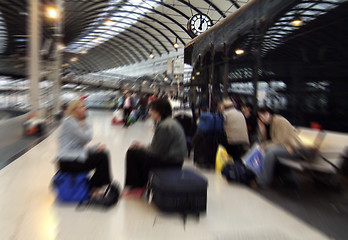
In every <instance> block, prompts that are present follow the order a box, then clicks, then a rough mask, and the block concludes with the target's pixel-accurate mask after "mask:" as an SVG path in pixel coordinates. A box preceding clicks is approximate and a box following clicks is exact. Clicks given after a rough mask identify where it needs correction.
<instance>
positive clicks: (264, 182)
mask: <svg viewBox="0 0 348 240" xmlns="http://www.w3.org/2000/svg"><path fill="white" fill-rule="evenodd" d="M279 157H284V158H291V157H293V156H292V155H290V153H289V152H288V151H287V150H286V148H285V147H283V146H279V145H277V146H270V147H268V148H267V149H266V151H265V156H264V159H263V165H262V171H261V174H260V175H259V176H257V178H256V180H257V182H258V184H259V185H261V186H265V187H266V186H268V185H269V184H270V183H271V182H272V180H273V176H274V167H275V165H276V163H277V161H278V158H279Z"/></svg>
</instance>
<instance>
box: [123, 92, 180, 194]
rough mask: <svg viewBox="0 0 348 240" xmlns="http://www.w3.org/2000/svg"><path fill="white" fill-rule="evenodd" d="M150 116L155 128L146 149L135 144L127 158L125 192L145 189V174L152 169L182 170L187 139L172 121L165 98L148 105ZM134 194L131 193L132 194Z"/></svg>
mask: <svg viewBox="0 0 348 240" xmlns="http://www.w3.org/2000/svg"><path fill="white" fill-rule="evenodd" d="M150 115H151V117H152V119H153V120H154V121H155V123H156V129H155V133H154V136H153V138H152V141H151V144H150V145H149V146H144V145H141V144H140V143H139V142H134V143H133V144H132V145H131V147H130V148H129V149H128V151H127V155H126V183H125V188H126V191H124V192H123V195H127V194H128V193H131V192H129V191H128V190H130V189H133V190H134V189H135V191H137V192H139V188H140V190H141V189H144V187H145V185H146V183H147V181H148V174H149V171H150V170H151V169H154V168H169V167H178V168H181V167H182V165H183V162H184V157H185V154H186V138H185V133H184V130H183V128H182V126H181V125H180V124H179V123H178V122H177V121H176V120H175V119H173V118H172V108H171V105H170V103H169V102H168V100H167V99H157V100H155V101H153V102H152V103H151V104H150ZM135 191H134V192H135Z"/></svg>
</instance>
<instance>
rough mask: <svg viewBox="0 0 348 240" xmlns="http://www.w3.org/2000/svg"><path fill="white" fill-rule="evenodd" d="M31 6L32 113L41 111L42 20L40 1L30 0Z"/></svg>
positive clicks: (30, 62)
mask: <svg viewBox="0 0 348 240" xmlns="http://www.w3.org/2000/svg"><path fill="white" fill-rule="evenodd" d="M28 4H29V24H28V25H29V28H28V32H29V50H28V60H27V61H28V70H29V72H28V75H29V82H30V103H31V108H30V109H31V111H32V112H35V113H37V112H38V110H39V97H40V86H39V83H40V47H39V46H40V26H41V24H40V19H39V0H28Z"/></svg>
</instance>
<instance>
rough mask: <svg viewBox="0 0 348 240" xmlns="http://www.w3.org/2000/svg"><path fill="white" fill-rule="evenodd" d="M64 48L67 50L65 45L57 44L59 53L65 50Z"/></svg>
mask: <svg viewBox="0 0 348 240" xmlns="http://www.w3.org/2000/svg"><path fill="white" fill-rule="evenodd" d="M64 48H65V45H64V44H63V43H58V44H57V49H58V50H59V51H61V50H64Z"/></svg>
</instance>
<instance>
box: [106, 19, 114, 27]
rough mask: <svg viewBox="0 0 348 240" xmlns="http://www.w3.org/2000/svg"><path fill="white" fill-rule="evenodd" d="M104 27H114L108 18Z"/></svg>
mask: <svg viewBox="0 0 348 240" xmlns="http://www.w3.org/2000/svg"><path fill="white" fill-rule="evenodd" d="M104 25H105V26H108V27H111V26H113V25H114V22H113V21H112V20H111V19H110V18H108V19H106V20H105V22H104Z"/></svg>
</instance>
